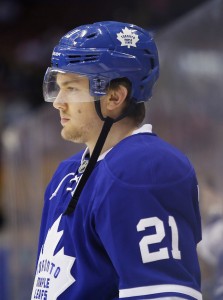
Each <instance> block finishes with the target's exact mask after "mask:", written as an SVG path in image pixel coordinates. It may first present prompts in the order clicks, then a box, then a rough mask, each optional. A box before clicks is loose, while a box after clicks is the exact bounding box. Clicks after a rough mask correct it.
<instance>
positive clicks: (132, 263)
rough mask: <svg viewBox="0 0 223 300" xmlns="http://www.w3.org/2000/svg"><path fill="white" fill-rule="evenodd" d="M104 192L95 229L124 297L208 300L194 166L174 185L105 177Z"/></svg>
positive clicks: (98, 208) (121, 295) (101, 193)
mask: <svg viewBox="0 0 223 300" xmlns="http://www.w3.org/2000/svg"><path fill="white" fill-rule="evenodd" d="M132 176H134V174H132ZM98 194H100V196H99V195H98V197H100V201H99V202H100V205H99V206H98V207H97V209H95V227H96V231H97V234H98V236H99V237H100V239H101V242H102V244H103V246H104V248H105V249H106V251H107V253H108V255H109V257H110V259H111V262H112V264H113V265H114V268H115V270H116V272H117V275H118V278H119V298H120V299H122V298H125V299H131V300H133V299H159V298H162V299H163V297H166V298H167V299H174V297H175V299H193V300H194V299H197V300H198V299H199V300H200V299H202V296H201V293H200V270H199V264H198V259H197V254H196V244H197V243H198V242H199V240H200V215H199V208H198V198H197V197H198V192H197V182H196V178H195V176H194V172H193V170H191V171H190V172H188V173H187V175H186V176H185V177H184V178H180V179H179V180H177V181H175V182H172V183H171V184H164V183H162V184H156V185H154V184H151V185H148V184H147V185H143V184H142V185H134V184H132V183H129V182H123V181H122V180H120V179H118V178H116V177H115V176H104V178H103V187H102V186H101V187H100V193H98ZM168 297H170V298H168Z"/></svg>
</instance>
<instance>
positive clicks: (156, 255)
mask: <svg viewBox="0 0 223 300" xmlns="http://www.w3.org/2000/svg"><path fill="white" fill-rule="evenodd" d="M85 156H86V151H85V153H83V152H81V153H78V154H76V155H74V156H72V157H71V158H69V159H67V160H65V161H63V162H62V163H61V164H60V165H59V167H58V169H57V171H56V172H55V174H54V176H53V178H52V180H51V182H50V184H49V185H48V187H47V190H46V194H45V203H44V208H43V215H42V223H41V230H40V239H39V250H38V259H37V266H36V276H35V281H34V287H33V293H32V298H31V299H32V300H33V299H42V300H46V299H48V300H49V299H50V300H55V299H58V300H105V299H106V300H110V299H122V298H123V299H131V300H133V299H141V300H142V299H160V298H161V299H193V300H194V299H197V300H198V299H199V300H201V299H202V296H201V293H200V270H199V264H198V258H197V254H196V245H197V243H198V242H199V241H200V239H201V222H200V214H199V205H198V187H197V180H196V175H195V172H194V169H193V167H192V165H191V163H190V162H189V161H188V159H187V158H186V157H185V156H184V155H183V154H182V153H181V152H180V151H178V150H177V149H175V148H174V147H173V146H171V145H169V144H168V143H166V142H164V141H163V140H162V139H160V138H159V137H158V136H156V135H155V134H152V133H149V132H141V133H138V134H134V135H131V136H129V137H127V138H125V139H124V140H122V141H121V142H119V143H118V144H117V145H116V146H115V147H114V148H112V149H111V150H110V151H109V152H108V153H107V154H106V155H103V157H101V159H100V160H99V161H98V162H97V164H96V167H95V169H94V170H93V173H92V174H91V176H90V178H89V179H88V181H87V183H86V185H85V187H84V189H83V191H82V193H81V196H80V198H79V201H78V204H77V207H76V209H75V211H74V212H73V213H72V214H70V215H64V214H63V213H64V211H65V210H66V208H67V206H68V203H69V202H70V200H71V197H72V194H73V192H74V190H75V187H76V185H77V183H78V181H79V179H80V176H81V174H82V172H83V170H82V166H83V165H84V164H85V159H86V157H85ZM81 164H82V166H81ZM80 166H81V167H80ZM168 297H169V298H168Z"/></svg>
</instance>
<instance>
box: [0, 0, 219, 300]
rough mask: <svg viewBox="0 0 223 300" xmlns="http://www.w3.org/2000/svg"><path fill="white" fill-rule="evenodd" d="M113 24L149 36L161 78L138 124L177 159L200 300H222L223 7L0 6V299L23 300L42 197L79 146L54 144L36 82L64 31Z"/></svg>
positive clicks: (163, 0)
mask: <svg viewBox="0 0 223 300" xmlns="http://www.w3.org/2000/svg"><path fill="white" fill-rule="evenodd" d="M103 20H116V21H123V22H129V23H135V24H137V25H139V26H142V27H144V28H146V29H148V30H149V31H150V32H151V33H152V34H153V35H154V38H155V40H156V42H157V46H158V49H159V56H160V65H161V66H160V67H161V71H160V73H161V75H160V80H159V82H158V84H157V85H156V88H155V91H154V96H153V98H152V100H151V101H150V102H149V105H148V114H147V117H146V122H151V123H152V124H153V128H154V132H156V133H157V134H158V135H159V136H161V137H162V138H164V139H166V140H167V141H169V142H170V143H172V144H174V145H175V146H177V147H178V148H179V149H180V150H182V151H183V152H184V153H185V154H186V155H187V156H189V158H190V160H191V161H192V163H193V164H194V166H195V168H196V171H197V175H198V180H199V184H200V206H201V214H202V225H203V241H202V243H200V245H199V249H198V251H199V258H200V262H201V270H202V290H203V294H204V300H220V299H221V300H222V299H223V184H222V169H223V159H222V153H223V136H222V135H223V134H222V133H223V101H222V98H223V0H209V1H204V0H203V1H202V0H187V1H183V0H140V1H133V0H113V1H106V3H105V1H104V0H103V1H100V0H95V1H90V0H89V1H87V0H85V1H83V0H82V1H81V0H76V1H74V0H73V1H71V0H63V1H58V0H44V1H43V0H42V1H41V0H38V1H37V0H36V1H35V0H33V1H31V0H0V136H1V139H0V299H1V300H26V299H30V295H31V290H32V283H33V278H34V269H35V259H36V249H37V242H38V232H39V224H40V216H41V210H42V205H43V194H44V190H45V188H46V185H47V183H48V181H49V180H50V178H51V176H52V174H53V172H54V170H55V168H56V167H57V165H58V163H59V162H60V161H61V160H62V159H64V158H66V157H67V156H69V155H71V154H73V153H74V152H76V151H78V150H80V148H81V145H74V144H72V143H69V142H65V141H64V140H62V139H61V137H60V124H59V119H58V115H57V113H56V112H55V111H54V109H53V108H52V105H50V104H47V103H44V102H43V97H42V81H43V76H44V73H45V70H46V68H47V67H48V66H49V65H50V57H51V52H52V49H53V47H54V46H55V44H56V43H57V42H58V40H59V38H60V37H61V36H62V35H64V34H65V33H66V32H67V31H69V30H71V29H72V28H74V27H76V26H79V25H82V24H86V23H92V22H96V21H103Z"/></svg>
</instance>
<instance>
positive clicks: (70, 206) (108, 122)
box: [64, 117, 114, 215]
mask: <svg viewBox="0 0 223 300" xmlns="http://www.w3.org/2000/svg"><path fill="white" fill-rule="evenodd" d="M113 123H114V120H113V119H111V118H109V117H106V118H104V125H103V127H102V130H101V133H100V135H99V137H98V140H97V142H96V145H95V147H94V150H93V152H92V155H91V158H90V160H89V163H88V165H87V167H86V169H85V171H84V173H83V175H82V177H81V179H80V181H79V183H77V188H76V189H75V191H74V194H73V197H72V199H71V200H70V202H69V204H68V207H67V209H66V211H65V212H64V215H69V214H71V213H72V212H73V211H74V210H75V208H76V205H77V202H78V199H79V197H80V194H81V192H82V190H83V188H84V186H85V184H86V182H87V180H88V178H89V177H90V175H91V173H92V171H93V169H94V167H95V165H96V163H97V160H98V157H99V155H100V153H101V150H102V148H103V146H104V143H105V140H106V138H107V135H108V133H109V131H110V129H111V127H112V124H113Z"/></svg>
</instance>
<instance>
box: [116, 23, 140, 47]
mask: <svg viewBox="0 0 223 300" xmlns="http://www.w3.org/2000/svg"><path fill="white" fill-rule="evenodd" d="M117 39H118V40H119V41H120V42H121V46H127V47H128V48H130V47H136V43H137V42H138V41H139V37H138V35H137V34H135V33H134V32H133V30H131V29H129V28H128V27H125V28H124V29H122V32H119V33H117Z"/></svg>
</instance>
